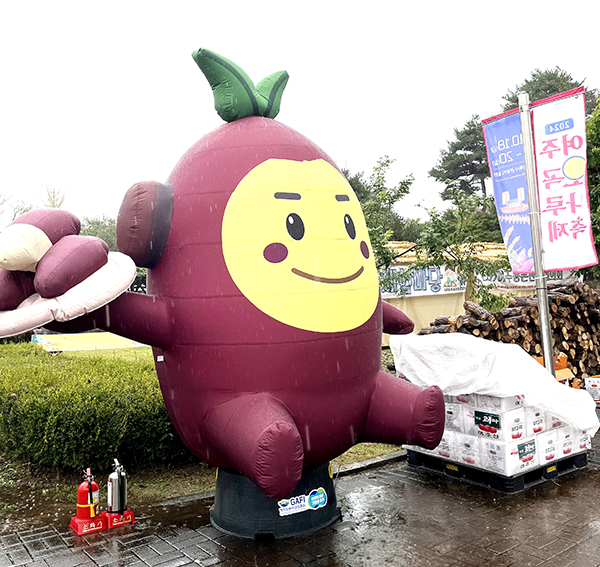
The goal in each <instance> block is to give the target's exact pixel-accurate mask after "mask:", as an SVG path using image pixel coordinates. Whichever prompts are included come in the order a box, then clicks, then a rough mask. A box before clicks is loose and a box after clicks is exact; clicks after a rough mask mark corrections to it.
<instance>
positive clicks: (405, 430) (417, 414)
mask: <svg viewBox="0 0 600 567" xmlns="http://www.w3.org/2000/svg"><path fill="white" fill-rule="evenodd" d="M444 422H445V410H444V396H443V394H442V391H441V390H440V389H439V388H438V387H437V386H430V387H429V388H426V389H423V388H421V387H420V386H416V385H415V384H411V383H410V382H407V381H406V380H403V379H401V378H396V377H395V376H390V375H389V374H386V373H385V372H379V373H378V374H377V379H376V385H375V390H374V392H373V396H372V397H371V405H370V407H369V414H368V417H367V426H366V429H365V433H364V435H363V439H362V441H373V442H379V443H393V444H396V445H400V444H402V443H408V444H411V445H419V446H421V447H425V448H427V449H433V448H434V447H436V446H437V445H438V444H439V442H440V440H441V438H442V434H443V433H444Z"/></svg>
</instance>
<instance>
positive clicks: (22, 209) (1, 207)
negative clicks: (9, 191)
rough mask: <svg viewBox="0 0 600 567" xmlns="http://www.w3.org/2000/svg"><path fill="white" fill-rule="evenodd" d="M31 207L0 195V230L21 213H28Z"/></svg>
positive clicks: (7, 196) (8, 196)
mask: <svg viewBox="0 0 600 567" xmlns="http://www.w3.org/2000/svg"><path fill="white" fill-rule="evenodd" d="M32 208H33V207H32V206H31V205H27V204H25V203H24V202H23V201H19V200H16V199H14V198H13V197H11V196H10V195H5V194H3V193H0V228H2V227H4V226H6V225H8V224H10V223H11V222H12V221H14V220H15V219H16V218H17V217H20V216H21V215H22V214H23V213H26V212H27V211H30V210H31V209H32Z"/></svg>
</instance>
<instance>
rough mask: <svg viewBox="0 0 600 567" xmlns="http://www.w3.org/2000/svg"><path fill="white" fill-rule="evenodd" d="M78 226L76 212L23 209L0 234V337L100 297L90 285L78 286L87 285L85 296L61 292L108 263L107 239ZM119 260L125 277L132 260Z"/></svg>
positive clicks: (100, 291)
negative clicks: (122, 265) (26, 211)
mask: <svg viewBox="0 0 600 567" xmlns="http://www.w3.org/2000/svg"><path fill="white" fill-rule="evenodd" d="M79 230H80V223H79V220H78V219H77V217H76V216H75V215H73V214H71V213H69V212H67V211H63V210H60V209H38V210H35V211H30V212H28V213H25V214H24V215H22V216H21V217H19V218H18V219H17V220H16V221H14V222H13V223H12V224H10V225H9V226H8V227H6V229H5V230H4V231H3V232H2V233H1V234H0V336H7V335H8V334H11V333H14V332H23V331H25V330H30V329H32V328H35V327H36V326H38V325H40V324H44V323H47V322H49V321H52V320H53V319H57V320H65V319H68V318H70V317H71V316H73V315H75V314H79V315H80V314H81V312H84V311H85V310H87V309H88V307H89V305H94V306H95V305H96V304H97V299H98V297H105V289H97V290H94V291H92V290H91V289H87V288H89V285H88V286H87V287H86V286H84V287H83V288H82V289H81V290H80V291H83V290H85V289H87V292H86V293H87V294H89V295H90V297H82V296H81V295H79V296H78V295H77V294H69V295H68V296H66V294H67V292H69V291H70V290H73V289H77V288H78V286H79V285H80V284H82V283H83V282H86V281H87V280H88V279H89V278H90V277H91V276H92V275H93V274H96V273H98V272H100V271H101V268H103V267H106V266H107V264H108V262H109V251H108V246H107V245H106V243H105V242H104V241H103V240H101V239H100V238H96V237H93V236H79ZM122 263H124V264H125V267H124V269H125V271H126V272H127V274H128V275H127V277H126V279H128V278H129V274H130V273H131V271H132V270H131V267H127V266H126V265H127V264H128V263H131V261H130V260H129V261H124V262H122ZM113 271H114V270H113ZM105 272H106V270H104V271H103V272H102V273H105ZM96 279H98V278H96ZM92 281H95V280H92ZM98 283H100V282H98ZM105 283H106V282H105ZM129 283H131V282H128V284H127V285H129ZM120 291H121V292H122V291H123V289H121V290H120ZM111 292H112V290H111ZM65 298H66V299H65ZM51 299H52V300H53V301H45V300H51ZM78 302H79V303H78ZM98 305H99V304H98ZM17 308H19V309H17ZM11 310H15V312H12V311H11ZM16 311H18V313H16Z"/></svg>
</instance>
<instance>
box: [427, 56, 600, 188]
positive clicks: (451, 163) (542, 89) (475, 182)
mask: <svg viewBox="0 0 600 567" xmlns="http://www.w3.org/2000/svg"><path fill="white" fill-rule="evenodd" d="M582 83H583V81H576V80H575V79H573V77H572V76H571V75H570V74H569V73H567V72H566V71H563V70H562V69H560V67H556V68H554V69H547V70H545V71H540V70H539V69H535V70H534V71H532V72H531V76H530V77H529V78H528V79H525V80H524V81H523V82H522V83H521V84H520V85H517V86H516V87H515V90H514V91H511V90H509V91H508V92H507V93H506V94H505V95H504V96H503V97H502V98H503V100H504V101H505V103H504V105H503V107H502V109H503V111H506V110H510V109H513V108H516V107H517V106H518V93H519V92H521V91H525V92H527V93H528V94H529V97H530V100H531V101H532V102H534V101H537V100H541V99H543V98H546V97H549V96H553V95H557V94H560V93H562V92H565V91H568V90H571V89H573V88H575V87H578V86H580V85H581V84H582ZM598 94H599V92H598V90H597V89H586V91H585V95H586V115H587V116H591V114H592V111H593V109H594V107H595V105H596V100H597V99H598ZM454 136H455V139H454V140H452V141H449V142H448V146H447V148H446V149H445V150H442V151H441V152H440V157H439V159H438V163H437V164H436V166H435V167H433V168H432V169H431V170H430V171H429V176H430V177H433V178H434V179H436V180H437V181H439V182H440V183H443V184H444V185H445V189H444V190H443V191H442V192H441V193H440V195H441V196H442V199H445V200H451V198H450V192H449V191H448V190H449V188H451V187H454V184H455V183H457V182H458V184H459V187H460V189H461V190H462V191H464V192H465V193H466V194H467V195H474V194H481V195H483V196H484V197H485V195H486V191H485V179H486V178H488V177H489V166H488V161H487V154H486V150H485V141H484V137H483V129H482V126H481V121H480V119H479V116H477V115H476V114H475V115H473V117H472V118H471V119H470V120H468V121H467V123H466V124H465V126H464V127H463V128H462V129H460V130H459V129H458V128H455V129H454Z"/></svg>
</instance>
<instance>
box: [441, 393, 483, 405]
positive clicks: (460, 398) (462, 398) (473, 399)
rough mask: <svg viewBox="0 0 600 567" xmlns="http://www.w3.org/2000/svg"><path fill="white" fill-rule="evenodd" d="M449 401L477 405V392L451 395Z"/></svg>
mask: <svg viewBox="0 0 600 567" xmlns="http://www.w3.org/2000/svg"><path fill="white" fill-rule="evenodd" d="M448 402H449V403H451V404H464V405H467V406H475V405H477V394H458V395H457V396H449V397H448Z"/></svg>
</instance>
